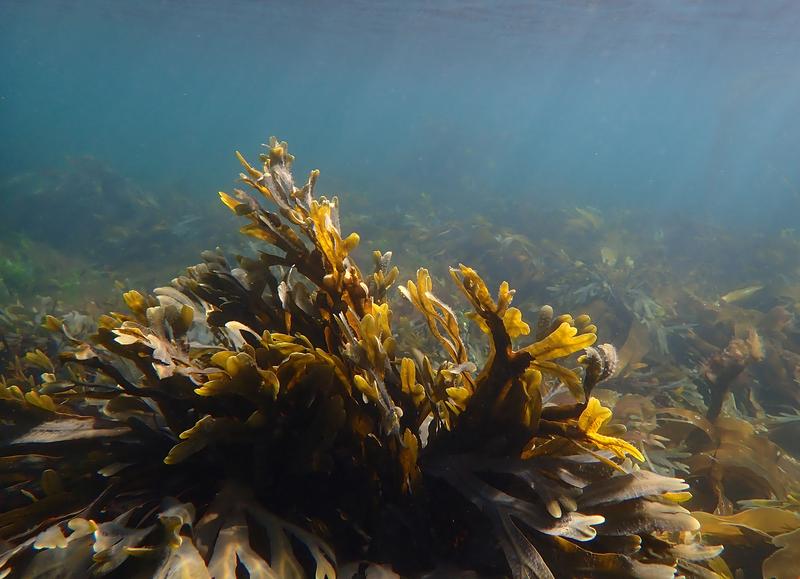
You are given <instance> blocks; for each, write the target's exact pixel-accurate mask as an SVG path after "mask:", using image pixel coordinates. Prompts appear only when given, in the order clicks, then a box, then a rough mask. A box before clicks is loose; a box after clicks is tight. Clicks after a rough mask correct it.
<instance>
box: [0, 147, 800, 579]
mask: <svg viewBox="0 0 800 579" xmlns="http://www.w3.org/2000/svg"><path fill="white" fill-rule="evenodd" d="M239 159H240V161H241V163H242V165H243V167H244V173H243V174H242V175H241V179H242V181H243V182H244V183H245V184H246V185H247V186H248V188H249V192H247V191H244V190H240V189H236V190H234V191H233V193H232V194H227V193H220V198H221V200H222V202H223V203H224V204H225V205H226V206H227V207H228V209H230V210H231V211H232V212H233V213H234V214H235V215H237V216H239V217H241V218H242V219H244V220H245V221H246V224H245V225H244V226H243V227H242V228H241V232H242V233H243V234H244V235H246V236H249V237H250V238H252V239H254V240H256V241H257V242H258V243H259V244H260V250H259V251H258V252H257V253H256V254H254V255H250V256H239V257H238V258H237V259H236V260H235V261H232V260H230V259H229V258H227V257H226V256H225V254H224V253H223V252H221V251H219V250H217V251H207V252H205V253H204V254H203V262H202V263H200V264H199V265H196V266H194V267H190V268H188V270H187V271H186V273H185V275H182V276H180V277H178V278H176V279H174V280H173V282H172V283H171V285H169V286H164V287H159V288H156V289H155V290H153V292H152V294H149V293H143V292H139V291H136V290H130V291H128V292H126V293H125V294H124V296H123V298H124V302H125V304H126V306H127V311H126V312H110V313H107V314H102V315H99V316H98V317H96V321H87V320H84V319H82V318H77V317H76V316H75V315H73V316H71V317H70V318H66V317H63V316H59V315H53V313H49V312H48V313H45V315H44V318H43V320H42V321H43V325H44V326H45V328H46V329H47V330H48V331H49V332H51V337H50V338H42V340H43V341H36V340H33V341H30V342H24V343H23V342H22V341H20V342H18V343H17V345H16V346H15V351H16V352H17V355H16V356H15V357H14V361H13V363H9V364H7V366H6V368H7V370H6V375H5V376H4V378H3V379H2V381H1V382H0V441H1V442H0V487H1V489H0V505H2V512H0V540H1V541H2V543H0V576H2V577H6V576H7V577H54V576H58V577H75V578H78V577H80V578H83V577H91V576H112V577H123V576H124V577H162V578H167V577H169V578H173V577H192V578H202V577H215V578H233V577H281V578H284V577H306V576H313V577H317V578H325V577H327V578H332V577H337V576H365V574H366V573H368V572H369V570H370V569H372V570H373V571H375V572H378V571H380V572H383V573H386V574H392V573H399V574H401V575H403V576H444V577H447V576H458V575H460V574H463V573H466V572H468V571H471V572H474V573H477V574H478V575H480V576H510V577H514V578H523V577H537V578H550V577H640V578H648V579H649V578H669V577H673V576H675V575H676V573H677V574H680V575H683V576H687V577H720V576H726V571H725V569H726V567H725V563H724V562H722V559H720V553H721V552H722V547H721V546H720V545H719V543H721V542H723V539H725V538H726V537H727V535H726V534H725V533H729V530H728V527H729V526H730V524H729V523H727V522H725V521H724V520H722V521H720V520H718V519H713V520H712V519H708V516H710V515H706V514H705V513H700V514H698V513H692V512H690V511H689V510H688V509H687V508H684V506H682V505H681V503H685V502H686V501H687V500H690V499H692V495H691V494H690V493H689V492H688V489H689V485H688V484H687V482H685V481H684V480H683V478H684V477H682V476H681V475H679V474H678V473H677V472H676V473H675V474H672V473H665V472H656V471H655V470H654V469H653V468H651V467H650V466H649V465H648V463H649V460H648V457H647V456H646V455H645V454H644V452H643V449H644V446H643V445H642V444H641V441H640V440H637V439H636V437H635V436H631V434H633V433H627V432H626V428H625V427H624V425H623V424H622V423H620V422H615V421H614V420H613V415H612V410H611V409H610V408H609V404H608V403H604V402H603V401H601V400H604V399H606V398H613V397H610V396H609V394H608V391H607V390H605V391H604V389H603V385H604V384H606V385H607V384H609V381H610V380H612V379H613V377H614V376H615V375H617V374H618V373H619V363H620V360H619V356H618V354H617V351H616V349H615V348H614V346H612V345H610V344H607V343H603V344H596V341H597V332H598V328H597V326H596V325H595V323H593V321H592V319H591V318H590V317H589V316H588V315H586V314H580V315H572V314H569V313H563V314H558V313H557V312H555V311H554V310H553V308H552V307H550V306H547V305H541V306H540V307H538V309H537V310H536V312H535V314H534V315H532V316H529V315H528V314H527V313H525V312H523V311H522V310H521V309H519V308H517V307H515V306H513V305H512V303H513V300H514V298H515V292H514V290H513V289H511V287H510V286H509V284H508V283H506V282H503V283H500V284H499V285H498V286H497V288H496V289H495V288H494V287H490V285H489V284H487V282H486V281H485V280H484V278H482V277H481V276H480V275H479V274H478V272H477V271H476V270H475V269H472V268H471V267H468V266H466V265H458V266H457V267H453V268H452V269H450V270H449V271H450V284H451V287H452V288H455V290H456V291H457V292H458V293H460V294H461V296H462V298H463V302H462V303H464V304H466V314H464V313H462V312H461V311H460V310H456V309H454V308H453V307H452V306H451V305H449V304H448V303H446V302H445V301H444V300H443V299H441V298H440V297H439V296H440V295H443V294H442V293H441V292H442V291H445V290H443V288H440V286H439V284H437V285H436V287H434V280H433V278H432V276H431V275H430V273H429V272H428V271H427V270H426V269H418V270H417V272H416V275H415V276H414V279H412V280H410V281H407V282H406V283H405V284H404V285H400V286H398V287H397V290H398V291H394V289H393V287H394V286H395V284H396V282H397V280H398V279H399V276H400V273H399V270H398V269H397V268H396V267H393V266H392V253H391V252H388V251H387V252H381V251H375V252H374V253H373V254H372V262H371V263H370V264H369V266H368V267H365V268H364V269H362V268H361V267H359V265H358V264H357V263H356V259H355V257H354V252H355V250H356V247H357V246H358V244H359V241H360V238H359V235H358V234H355V233H351V234H349V235H344V233H343V232H342V228H341V225H340V216H339V201H338V199H337V198H335V197H334V198H332V199H328V198H326V197H324V196H318V195H317V194H316V191H315V190H316V185H317V180H318V177H319V172H318V171H313V172H311V174H310V175H309V177H308V179H307V181H306V182H305V183H303V184H302V185H299V186H298V184H296V183H295V181H294V177H293V175H292V162H293V157H292V155H290V154H289V152H288V146H287V144H286V143H285V142H280V141H278V140H276V139H272V140H270V142H269V144H268V146H267V150H266V152H265V153H263V154H262V155H260V156H259V162H258V163H257V164H254V165H251V164H250V163H249V162H248V161H246V160H245V159H244V157H242V156H241V155H239ZM512 241H513V240H512ZM502 242H503V239H502V238H501V239H500V240H499V241H498V243H500V244H501V246H502ZM511 245H512V244H511V243H507V244H506V247H507V248H508V247H510V246H511ZM398 293H399V294H400V295H398ZM396 312H402V313H403V314H402V316H401V315H400V314H398V313H396ZM41 313H44V312H40V314H41ZM526 317H527V318H528V320H527V321H526V319H525V318H526ZM21 318H22V314H19V313H17V314H16V315H15V316H14V318H13V319H11V318H9V320H8V321H6V322H5V323H6V324H7V325H8V326H9V327H11V326H15V327H17V326H25V323H24V321H22V319H21ZM420 327H424V328H425V329H426V332H427V336H426V337H424V338H421V339H416V338H412V337H409V336H403V335H401V334H400V333H399V329H398V328H402V329H404V330H405V329H412V328H413V329H419V328H420ZM467 328H469V330H467ZM28 329H29V330H30V331H31V333H32V334H33V333H36V332H39V330H38V329H37V330H34V329H33V328H32V327H28ZM21 331H22V332H24V331H25V328H24V327H23V329H22V330H21ZM467 331H468V332H469V334H467ZM18 333H19V330H18V331H16V333H15V335H16V334H18ZM467 335H468V336H469V338H467V337H466V336H467ZM754 339H755V338H753V340H754ZM411 343H413V344H415V345H414V346H409V345H408V344H411ZM26 345H27V347H26ZM31 346H32V347H31ZM736 346H737V347H740V346H741V345H740V344H737V345H736ZM748 348H750V349H747V350H746V354H744V353H743V354H741V356H740V357H744V359H742V360H739V362H740V365H743V366H745V367H747V366H748V365H749V364H750V363H751V362H752V360H751V359H750V358H753V357H754V356H753V352H755V346H754V345H753V344H750V346H748ZM23 351H25V353H24V354H23V353H22V352H23ZM742 351H743V350H742ZM739 353H740V350H737V349H736V348H734V347H731V349H730V350H726V351H725V352H723V353H722V354H720V356H721V358H720V361H719V364H718V365H716V366H714V365H711V366H709V369H708V372H707V375H706V380H707V383H708V385H709V388H710V390H711V391H712V392H716V393H717V394H712V395H710V396H711V399H714V400H715V399H716V398H714V396H717V397H718V398H721V399H724V398H725V396H726V395H727V393H728V392H729V391H730V389H731V388H732V387H733V386H732V385H730V384H729V383H728V382H725V380H723V379H721V378H720V376H722V375H723V374H724V372H719V371H718V370H719V369H720V368H727V367H728V366H727V364H732V362H730V361H729V359H734V358H735V359H737V360H738V359H739V358H737V355H738V354H739ZM726 356H727V357H726ZM743 371H744V370H742V372H743ZM725 376H727V375H725ZM598 385H600V386H598ZM622 400H624V397H623V398H620V399H619V400H617V401H615V403H616V404H621V402H622ZM723 402H724V400H723ZM628 406H629V408H630V407H631V404H630V403H629V404H628ZM723 407H724V404H722V403H720V408H721V409H722V408H723ZM640 412H641V413H642V414H646V411H645V410H641V411H640ZM676 412H678V410H676ZM628 415H629V416H631V415H636V416H639V417H640V418H642V416H641V415H640V414H637V413H636V412H629V413H628ZM703 420H706V421H707V422H708V423H709V424H711V422H712V421H713V422H714V424H711V425H710V427H708V428H707V429H706V430H708V429H709V428H712V429H715V430H714V431H713V432H712V431H711V430H709V433H710V436H709V440H710V441H709V440H705V439H700V438H699V436H693V435H692V432H693V431H692V428H695V426H693V425H699V426H700V430H703V428H702V427H703V426H705V425H706V423H705V422H702V421H703ZM679 426H681V427H684V428H685V430H684V433H683V434H684V438H683V439H681V440H685V441H686V442H685V444H686V445H687V446H691V445H693V446H692V448H695V449H697V456H698V457H702V456H703V455H704V454H703V453H704V452H705V451H706V450H707V449H709V448H715V449H717V450H718V449H719V448H721V446H720V445H721V444H722V441H723V440H724V438H725V435H724V433H723V430H724V425H723V424H720V423H719V421H718V420H716V417H714V416H707V417H703V416H702V415H700V416H697V417H695V416H694V415H688V417H687V415H685V416H684V417H683V422H682V423H681V424H680V425H679ZM695 430H696V428H695ZM657 436H658V435H656V436H655V437H651V438H650V441H651V442H655V443H658V442H659V441H660V440H661V439H659V438H658V437H657ZM753 437H754V438H758V435H757V434H756V433H753ZM664 439H666V436H664ZM758 440H764V439H763V437H761V438H758ZM715 445H716V446H715ZM662 447H663V444H662ZM704 468H711V469H712V470H713V469H714V468H715V467H714V466H713V465H711V466H709V465H704V464H699V465H694V466H690V467H689V470H688V471H687V472H689V473H694V474H693V476H696V477H705V479H708V480H711V481H712V483H714V484H716V485H717V486H716V487H715V486H714V484H711V488H712V489H713V488H721V487H719V485H720V484H723V485H724V476H723V477H720V476H718V475H717V474H711V475H707V474H705V471H704V470H703V469H704ZM692 469H694V470H692ZM677 470H679V469H676V471H677ZM705 479H704V480H705ZM720 481H722V482H720ZM773 495H774V496H772V497H765V498H772V499H774V500H779V499H780V497H779V496H778V493H777V492H776V493H773ZM709 496H711V497H717V499H718V500H722V498H721V497H722V496H726V495H725V491H724V489H723V490H722V491H720V492H719V493H718V494H716V495H715V494H714V493H713V492H711V493H710V494H709ZM752 508H753V509H762V508H773V509H776V510H780V511H781V512H788V513H790V514H792V510H791V509H792V508H794V507H793V506H792V505H788V504H787V505H779V506H774V505H770V506H754V507H752ZM744 512H748V511H744ZM719 516H727V514H720V515H719ZM706 523H708V524H709V525H711V524H712V523H713V524H714V525H716V526H717V527H724V529H723V531H722V532H719V531H717V532H715V531H713V530H712V531H709V534H708V535H709V537H710V538H711V539H712V540H711V541H708V540H704V539H703V537H702V536H701V524H706ZM788 526H791V525H788ZM751 527H752V528H757V526H756V525H750V526H748V527H737V529H741V528H751ZM796 528H797V527H795V529H796ZM743 532H744V531H743ZM760 532H761V535H759V537H760V540H761V541H762V542H763V543H765V544H767V543H768V544H767V546H768V547H769V548H770V549H772V551H775V554H774V555H772V557H770V559H769V560H770V561H772V562H773V563H771V564H770V565H774V566H770V567H768V568H767V569H768V570H769V569H777V568H778V564H779V563H780V560H782V559H783V560H786V559H791V553H792V552H794V551H793V550H796V549H797V539H796V536H797V533H793V530H791V529H788V530H787V525H784V526H780V527H771V528H770V529H765V530H762V531H760ZM767 537H768V538H769V542H768V541H767ZM776 561H777V563H776ZM784 568H785V566H784ZM358 574H360V575H358ZM775 576H786V575H780V574H776V575H775Z"/></svg>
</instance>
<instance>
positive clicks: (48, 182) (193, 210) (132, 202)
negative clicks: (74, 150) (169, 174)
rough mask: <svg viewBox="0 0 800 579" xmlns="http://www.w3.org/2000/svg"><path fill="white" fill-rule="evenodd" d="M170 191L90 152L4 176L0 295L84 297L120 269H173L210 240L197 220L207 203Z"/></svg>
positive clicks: (0, 187)
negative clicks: (136, 179) (147, 185)
mask: <svg viewBox="0 0 800 579" xmlns="http://www.w3.org/2000/svg"><path fill="white" fill-rule="evenodd" d="M167 191H168V194H163V193H156V192H152V191H147V190H145V189H143V188H142V187H140V186H137V185H135V184H134V183H133V182H132V181H131V180H130V179H126V178H124V177H123V176H121V175H119V174H118V173H117V172H115V171H114V170H113V169H111V168H110V167H109V166H108V165H106V164H105V163H103V162H101V161H99V160H98V159H95V158H93V157H88V156H87V157H77V158H72V159H68V160H67V161H66V162H64V163H63V164H62V165H60V166H54V167H48V168H45V169H43V170H41V171H38V172H32V173H26V174H23V175H20V176H17V177H14V178H9V179H6V180H4V181H3V182H0V199H2V205H3V211H1V212H0V300H2V302H3V303H7V302H8V301H14V300H16V299H20V300H23V301H26V300H27V298H28V297H29V296H30V294H31V292H33V291H36V292H41V293H46V294H47V295H50V296H53V295H57V296H58V297H59V298H64V299H68V300H69V301H71V302H74V303H75V304H76V305H82V304H81V303H80V296H81V295H82V294H86V293H87V290H88V291H89V292H90V293H91V294H98V293H100V292H98V290H97V288H95V287H92V286H93V285H96V286H102V287H107V286H108V285H109V282H110V281H111V280H113V279H114V278H115V275H114V274H115V270H116V271H117V272H118V273H116V277H133V278H134V279H136V280H137V281H140V282H141V281H143V280H147V282H148V283H153V281H152V280H155V279H158V275H161V276H162V279H163V277H165V276H170V277H171V276H172V275H174V273H175V272H177V271H179V268H180V267H183V265H185V263H186V260H187V259H193V256H194V255H196V254H197V252H199V251H200V250H201V249H202V248H203V247H202V241H201V239H200V236H199V235H198V234H199V233H200V232H199V231H198V229H197V228H196V227H195V226H196V225H197V223H198V222H199V221H200V220H201V219H202V216H203V215H205V214H206V213H208V211H207V209H206V207H205V204H203V203H199V204H198V203H196V202H190V200H189V199H188V198H187V197H186V196H185V195H183V194H182V193H181V192H180V190H179V189H178V190H176V188H175V187H169V188H167ZM187 208H190V209H188V210H187ZM206 221H209V220H206ZM208 232H209V231H208V228H207V227H206V228H205V229H204V231H203V233H208ZM155 255H158V256H159V258H158V259H157V260H155V259H153V256H155ZM137 263H141V264H146V266H145V267H144V269H145V271H142V272H139V271H134V270H135V268H134V264H137ZM121 264H124V267H123V268H122V269H124V270H125V271H121V272H120V271H119V270H120V269H121ZM154 270H155V271H154Z"/></svg>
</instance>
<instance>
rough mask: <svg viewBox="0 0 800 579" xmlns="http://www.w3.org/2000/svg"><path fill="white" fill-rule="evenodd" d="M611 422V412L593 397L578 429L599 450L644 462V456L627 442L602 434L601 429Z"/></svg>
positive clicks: (580, 419)
mask: <svg viewBox="0 0 800 579" xmlns="http://www.w3.org/2000/svg"><path fill="white" fill-rule="evenodd" d="M609 420H611V410H610V409H608V408H606V407H605V406H603V405H602V404H600V401H599V400H598V399H597V398H595V397H591V398H589V403H588V404H587V405H586V409H585V410H584V411H583V412H582V413H581V415H580V417H579V418H578V428H579V429H580V430H581V432H583V434H584V436H586V438H587V439H588V440H589V441H590V442H591V443H592V444H594V445H595V446H596V447H597V448H599V449H601V450H610V451H611V452H613V453H614V455H616V456H617V457H618V458H625V457H626V456H628V455H630V456H632V457H633V458H635V459H636V460H638V461H640V462H643V461H644V455H642V453H641V451H640V450H639V449H638V448H636V447H635V446H633V445H632V444H631V443H630V442H628V441H627V440H622V439H621V438H616V437H614V436H606V435H604V434H600V432H599V431H600V429H602V428H603V426H605V425H606V424H607V423H608V421H609Z"/></svg>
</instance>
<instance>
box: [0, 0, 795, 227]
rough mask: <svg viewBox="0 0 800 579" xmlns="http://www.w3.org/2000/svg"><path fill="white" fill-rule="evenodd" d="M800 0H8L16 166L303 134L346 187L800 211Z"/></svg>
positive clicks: (2, 105) (749, 218) (197, 162)
mask: <svg viewBox="0 0 800 579" xmlns="http://www.w3.org/2000/svg"><path fill="white" fill-rule="evenodd" d="M798 25H800V7H798V6H797V5H796V3H793V2H777V1H767V2H749V1H741V0H737V1H733V2H722V1H715V2H689V1H678V2H659V1H646V2H633V1H631V2H627V1H613V2H577V1H570V2H555V1H553V2H543V1H539V2H508V1H503V2H488V1H469V2H454V1H446V2H419V1H415V2H386V1H381V2H367V1H361V2H339V3H334V2H307V1H303V2H292V3H286V2H247V1H235V2H224V3H212V2H183V1H182V2H169V1H162V2H154V1H144V2H136V3H132V2H121V1H81V2H71V1H56V0H44V1H37V2H22V1H15V0H3V1H2V2H0V79H2V80H0V128H2V135H3V138H2V140H0V176H2V177H3V178H8V177H10V176H12V175H15V174H18V173H20V172H23V171H28V170H33V169H37V168H42V167H47V166H53V165H57V164H59V163H60V162H62V160H63V159H64V158H65V157H68V156H77V155H83V154H89V155H93V156H96V157H98V158H100V159H103V160H105V161H108V162H109V163H110V164H111V165H112V166H113V167H115V168H116V169H117V170H118V171H120V172H121V173H122V174H125V175H128V176H134V177H135V178H136V179H137V181H138V182H140V183H144V184H150V183H152V184H164V183H180V184H181V186H182V187H183V188H184V189H187V190H191V191H193V192H196V194H197V195H205V196H208V195H209V194H213V192H214V191H215V190H216V189H218V188H221V187H227V186H228V185H229V184H230V176H231V175H232V174H235V173H234V172H235V171H237V170H238V169H237V165H236V161H235V159H233V157H232V156H231V154H230V152H231V151H232V150H233V149H237V148H238V149H241V150H243V151H252V150H253V149H254V147H255V146H256V145H257V144H258V143H262V142H264V141H265V139H266V138H267V136H268V135H270V134H277V135H279V136H281V137H282V138H286V139H289V140H290V141H291V143H292V146H293V149H294V150H295V151H296V152H298V153H299V154H300V158H301V164H302V165H303V166H305V163H313V165H314V166H316V167H319V168H321V169H322V170H323V171H324V173H323V174H324V178H325V181H324V183H325V185H326V187H325V189H326V190H331V189H333V190H354V191H360V192H362V193H365V194H368V195H370V196H372V197H374V198H378V199H383V198H384V197H385V198H386V199H387V200H391V202H393V203H400V204H401V205H402V204H403V203H404V201H403V199H407V200H408V201H409V202H413V200H414V199H416V198H417V196H418V195H419V193H420V192H422V191H424V192H427V193H429V194H430V195H433V196H435V198H437V199H442V200H443V201H450V202H453V201H455V202H459V205H460V204H461V202H464V201H467V206H468V205H469V201H471V200H476V199H480V198H485V197H486V196H520V197H524V198H526V199H532V200H534V201H538V200H541V201H542V202H545V201H547V200H552V199H553V198H557V199H559V200H561V201H566V202H567V203H575V204H591V205H594V206H597V207H605V206H608V205H610V206H616V205H624V206H631V205H635V206H639V207H645V208H653V209H654V210H656V211H663V212H664V213H663V215H664V217H665V218H669V216H671V215H674V214H675V213H676V212H678V213H684V214H685V213H693V212H700V213H699V215H701V216H703V217H704V218H705V217H708V218H714V219H715V220H718V221H721V222H733V223H736V224H737V226H739V225H741V224H742V223H757V224H759V223H768V224H770V225H773V226H774V225H781V226H784V227H790V226H793V224H794V222H795V221H796V215H797V211H798V210H799V209H800V165H798V163H797V157H796V152H797V151H798V150H800V98H799V97H800V69H798V67H797V65H796V63H797V62H798V61H800V36H798V35H797V33H796V31H797V30H798Z"/></svg>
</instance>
